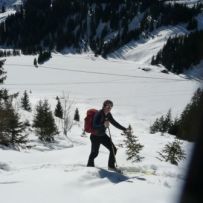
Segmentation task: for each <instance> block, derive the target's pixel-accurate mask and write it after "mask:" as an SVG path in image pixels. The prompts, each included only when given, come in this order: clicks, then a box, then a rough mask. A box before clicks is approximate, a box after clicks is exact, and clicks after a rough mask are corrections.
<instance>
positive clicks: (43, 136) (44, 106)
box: [33, 100, 58, 142]
mask: <svg viewBox="0 0 203 203" xmlns="http://www.w3.org/2000/svg"><path fill="white" fill-rule="evenodd" d="M33 127H34V128H35V130H36V135H38V136H39V139H40V140H42V141H46V142H51V141H54V136H55V135H57V134H58V129H57V126H56V124H55V120H54V116H53V114H52V111H51V109H50V106H49V104H48V101H47V100H44V101H41V100H40V101H39V103H38V105H37V107H36V114H35V115H34V120H33Z"/></svg>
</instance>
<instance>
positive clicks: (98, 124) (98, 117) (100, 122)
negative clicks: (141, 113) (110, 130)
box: [93, 110, 126, 135]
mask: <svg viewBox="0 0 203 203" xmlns="http://www.w3.org/2000/svg"><path fill="white" fill-rule="evenodd" d="M105 121H109V122H110V123H111V124H112V125H113V126H114V127H116V128H118V129H120V130H123V131H124V130H126V128H125V127H123V126H122V125H120V124H119V123H118V122H117V121H115V120H114V118H113V116H112V114H111V113H108V114H107V115H105V114H104V111H103V110H100V111H98V112H97V113H96V114H95V116H94V119H93V129H94V130H95V131H96V135H104V134H105V132H106V127H105V126H104V122H105Z"/></svg>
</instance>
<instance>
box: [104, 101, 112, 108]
mask: <svg viewBox="0 0 203 203" xmlns="http://www.w3.org/2000/svg"><path fill="white" fill-rule="evenodd" d="M107 105H110V106H113V102H112V101H111V100H106V101H104V103H103V108H104V107H105V106H107Z"/></svg>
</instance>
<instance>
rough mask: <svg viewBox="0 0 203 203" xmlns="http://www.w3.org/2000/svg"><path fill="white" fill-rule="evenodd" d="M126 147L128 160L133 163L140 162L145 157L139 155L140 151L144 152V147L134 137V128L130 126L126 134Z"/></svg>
mask: <svg viewBox="0 0 203 203" xmlns="http://www.w3.org/2000/svg"><path fill="white" fill-rule="evenodd" d="M124 135H125V137H126V138H125V140H124V142H125V145H126V154H127V160H132V162H139V161H141V160H142V159H143V158H144V157H141V156H140V155H139V153H140V150H142V148H143V145H141V144H140V143H138V139H137V137H136V136H135V135H133V131H132V127H131V126H130V125H129V127H128V130H127V131H126V132H125V134H124Z"/></svg>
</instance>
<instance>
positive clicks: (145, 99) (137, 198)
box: [0, 27, 200, 203]
mask: <svg viewBox="0 0 203 203" xmlns="http://www.w3.org/2000/svg"><path fill="white" fill-rule="evenodd" d="M180 29H182V30H183V32H184V28H183V27H176V28H173V29H171V28H169V29H168V30H165V29H164V30H159V31H157V33H154V36H153V37H151V38H149V39H148V40H145V41H143V42H140V43H138V44H135V43H132V44H129V45H128V46H127V47H124V48H123V49H122V50H119V51H118V52H116V53H114V54H112V55H111V56H110V57H109V58H108V60H105V59H102V58H100V57H97V58H95V57H94V55H93V54H92V53H86V54H81V55H72V54H67V55H62V54H57V53H55V54H52V58H51V59H50V60H49V61H48V62H47V63H45V64H43V65H40V66H39V67H38V68H35V67H34V65H33V60H34V58H35V57H36V56H20V57H19V56H18V57H9V58H7V59H6V62H5V65H4V68H5V70H6V71H7V80H6V81H5V85H2V86H1V87H5V88H8V89H9V90H10V92H19V93H20V96H22V93H23V92H24V90H27V91H28V93H29V97H30V100H31V103H32V107H33V109H34V107H35V105H36V103H37V102H38V101H39V100H40V99H48V101H49V103H50V104H51V106H52V109H53V110H54V108H55V105H56V99H55V98H56V96H59V97H63V95H64V94H65V95H69V98H70V100H71V101H73V103H74V104H73V109H72V110H73V112H74V110H75V108H76V107H77V108H78V109H79V113H80V117H81V121H80V123H79V124H77V125H74V126H73V128H72V129H71V131H70V132H69V133H68V137H69V139H67V138H65V137H63V135H62V133H60V135H59V136H58V137H57V138H56V141H57V142H56V143H55V144H49V145H48V144H42V143H40V142H39V141H38V140H37V138H36V136H34V132H30V135H29V139H30V144H31V145H32V148H31V149H21V151H14V150H9V149H4V150H3V149H0V191H1V192H0V194H1V200H2V202H4V203H14V202H15V203H27V202H29V203H36V202H37V203H45V202H49V203H56V202H57V203H58V202H59V203H65V202H66V203H67V202H75V203H80V202H81V203H86V202H88V203H93V202H95V201H97V202H98V203H100V202H101V203H103V202H113V201H115V202H117V203H118V202H120V203H123V202H126V203H131V202H142V203H148V202H153V203H174V202H177V199H178V197H179V193H180V191H181V187H182V185H183V183H184V180H185V172H186V167H187V164H188V161H189V158H190V152H191V148H192V144H190V143H187V142H184V144H183V147H184V149H185V151H186V152H187V159H186V160H185V161H183V162H181V163H180V165H179V166H173V165H171V164H169V163H165V162H161V161H160V160H158V159H157V158H156V157H157V156H158V154H157V152H158V151H160V150H161V149H162V148H163V147H164V145H165V144H166V143H168V142H169V141H173V140H174V137H173V136H170V135H165V136H161V135H160V134H159V133H157V134H155V135H151V134H150V133H149V126H150V125H151V124H152V123H153V121H154V120H155V119H156V118H157V117H159V116H161V115H163V114H164V115H165V114H166V113H167V111H168V110H169V109H171V110H172V115H173V117H175V116H178V115H179V114H180V113H181V112H182V110H183V109H184V107H185V105H186V104H187V103H188V102H189V101H190V99H191V97H192V95H193V93H194V91H195V90H196V89H197V87H199V85H200V83H199V82H198V80H195V79H188V78H187V77H186V76H184V75H180V76H177V75H174V74H172V73H169V74H164V73H161V72H160V71H161V70H163V67H161V66H157V67H155V66H151V65H149V61H150V58H151V57H152V56H153V55H154V54H156V53H157V51H158V50H159V49H160V48H161V47H162V46H163V44H164V42H165V40H166V38H167V37H169V36H170V35H171V34H175V33H176V32H178V33H179V31H180ZM143 69H144V70H143ZM106 99H111V100H112V101H113V102H114V107H113V109H112V113H113V116H114V118H115V119H116V120H117V121H118V122H120V123H121V124H122V125H124V126H126V127H127V126H128V125H129V124H131V125H132V128H133V130H134V134H135V135H136V136H137V137H138V139H139V142H140V143H141V144H143V145H144V148H143V150H142V151H141V156H144V157H145V158H144V160H143V161H142V162H140V163H131V162H130V161H126V155H125V148H124V147H122V146H123V136H122V135H121V134H120V131H119V130H117V129H115V128H113V127H112V126H111V127H110V128H111V132H112V136H113V140H114V142H115V144H116V145H117V147H118V154H117V163H118V165H119V166H120V167H124V168H126V170H127V172H126V173H125V175H119V174H116V173H113V172H109V171H107V170H106V169H107V160H108V151H107V150H106V149H105V148H103V147H101V148H100V154H99V156H98V158H97V159H96V160H95V164H96V167H95V168H87V167H85V166H86V162H87V159H88V156H89V153H90V141H89V137H88V135H87V136H86V137H81V134H82V129H83V119H84V116H85V112H86V110H87V109H88V108H97V109H100V108H101V106H102V103H103V101H104V100H106ZM18 105H19V104H18V103H17V104H16V106H18ZM20 112H21V113H22V114H23V118H22V119H29V120H30V122H32V113H26V112H23V111H22V110H20ZM33 113H34V111H33Z"/></svg>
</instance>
